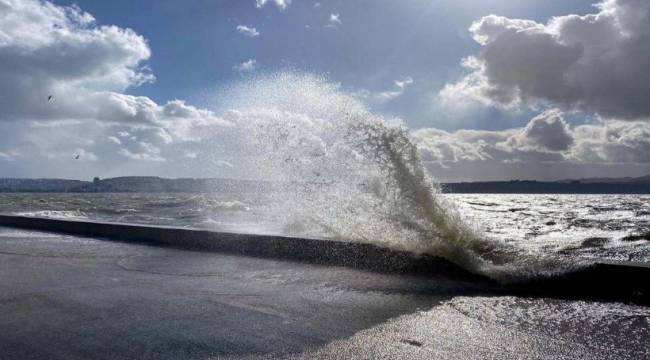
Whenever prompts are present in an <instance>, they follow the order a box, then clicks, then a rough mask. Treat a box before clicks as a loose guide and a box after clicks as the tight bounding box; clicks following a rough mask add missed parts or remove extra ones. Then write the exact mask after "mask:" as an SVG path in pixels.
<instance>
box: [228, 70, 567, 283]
mask: <svg viewBox="0 0 650 360" xmlns="http://www.w3.org/2000/svg"><path fill="white" fill-rule="evenodd" d="M236 93H237V94H238V96H237V101H236V102H235V105H236V108H237V109H238V110H237V111H233V112H231V113H230V114H229V117H230V120H233V121H234V122H236V123H237V124H238V128H239V129H241V130H242V131H241V133H240V135H241V136H243V137H244V138H245V141H243V142H244V143H245V144H246V146H244V148H245V151H244V152H245V153H246V154H248V159H249V161H250V163H249V164H247V165H245V166H246V168H248V169H249V174H248V176H249V177H254V178H265V179H273V180H277V181H279V182H282V183H283V184H287V185H285V186H284V188H283V191H281V192H279V193H277V194H276V195H275V196H276V199H275V200H274V202H273V203H274V204H275V205H274V209H273V211H274V212H276V213H277V214H284V215H285V218H286V219H287V222H286V231H287V232H289V233H290V232H292V231H297V230H296V229H301V230H303V229H306V228H307V229H314V228H317V229H319V231H320V232H321V233H322V234H325V235H326V236H328V237H331V238H334V239H337V240H343V241H356V242H366V243H373V244H378V245H380V246H385V247H390V248H393V249H399V250H405V251H411V252H415V253H420V254H431V255H436V256H442V257H444V258H447V259H448V260H450V261H452V262H454V263H456V264H458V265H461V266H463V267H465V268H467V269H469V270H470V271H474V272H477V273H482V274H485V275H488V276H491V277H493V278H499V279H504V280H513V279H520V278H522V277H530V276H540V275H550V274H552V273H556V272H558V271H562V270H561V269H562V267H560V266H558V263H557V262H556V261H554V260H552V259H546V258H540V257H539V255H535V256H533V255H534V254H526V253H525V252H524V251H523V250H520V249H516V248H513V247H511V246H506V245H505V244H503V243H498V242H496V241H494V240H490V239H487V238H485V237H484V236H483V235H482V234H481V233H480V232H479V231H478V230H477V229H476V228H474V227H473V226H471V225H469V224H467V223H466V222H464V221H463V220H462V215H461V214H460V213H459V212H458V211H457V210H456V208H455V207H454V206H453V204H451V203H450V202H449V201H448V200H446V199H445V198H444V196H442V195H441V194H440V191H439V189H438V187H437V186H436V184H435V183H434V182H433V181H432V179H431V178H430V177H429V175H428V174H427V172H426V171H425V169H424V167H423V165H422V163H421V161H420V158H419V155H418V149H417V147H416V145H414V143H413V142H412V141H411V138H410V135H409V131H408V129H407V128H406V127H405V126H404V125H403V124H402V123H401V122H400V121H399V120H397V119H386V118H383V117H381V116H378V115H375V114H373V113H371V112H370V111H369V110H368V109H367V108H366V107H365V106H364V105H363V104H362V103H360V102H359V101H357V100H356V99H355V98H354V97H352V96H350V95H348V94H346V93H345V92H344V91H343V90H342V89H341V88H340V87H339V86H337V85H335V84H331V83H328V82H327V81H326V80H325V79H322V78H318V77H314V76H311V75H304V74H295V73H281V74H276V75H273V76H269V77H265V78H257V79H254V80H252V81H251V82H250V83H248V84H246V85H244V86H242V87H241V88H240V89H239V90H238V91H236ZM563 267H566V265H563Z"/></svg>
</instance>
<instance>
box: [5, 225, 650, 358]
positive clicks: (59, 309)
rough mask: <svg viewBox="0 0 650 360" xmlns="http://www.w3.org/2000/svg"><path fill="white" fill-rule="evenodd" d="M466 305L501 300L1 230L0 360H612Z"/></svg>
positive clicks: (624, 344) (418, 279)
mask: <svg viewBox="0 0 650 360" xmlns="http://www.w3.org/2000/svg"><path fill="white" fill-rule="evenodd" d="M459 299H471V300H470V301H476V302H477V304H478V305H476V306H479V308H480V306H482V305H483V304H488V303H489V301H490V299H492V298H491V297H490V296H489V293H488V291H486V289H484V288H482V287H481V286H480V285H477V284H475V283H472V282H469V281H468V282H465V281H461V280H458V279H450V278H446V277H444V276H439V277H436V276H427V277H423V276H405V275H395V274H379V273H373V272H367V271H362V270H355V269H349V268H343V267H332V266H320V265H310V264H305V263H295V262H284V261H277V260H269V259H261V258H251V257H243V256H235V255H222V254H218V253H209V252H198V251H187V250H179V249H171V248H162V247H155V246H146V245H137V244H127V243H120V242H112V241H105V240H97V239H91V238H83V237H77V236H68V235H58V234H49V233H40V232H30V231H25V230H14V229H10V228H0V359H219V358H228V359H241V358H304V359H309V358H332V359H345V358H367V359H375V358H386V359H395V358H413V359H419V358H442V359H447V358H448V359H472V358H476V359H486V358H494V359H500V358H548V359H558V358H567V359H569V358H571V359H576V358H578V359H579V358H584V359H593V358H607V354H608V353H607V352H606V351H604V350H603V349H601V348H599V347H597V346H591V345H589V344H590V342H587V341H584V340H581V338H579V337H575V336H564V335H563V333H562V332H561V331H560V332H559V335H558V336H555V335H548V334H547V333H544V332H542V331H539V330H538V329H535V328H531V329H530V330H527V329H525V328H517V327H516V326H513V325H511V324H506V325H504V324H502V323H499V322H494V321H486V320H485V319H483V318H480V317H475V316H474V315H473V314H472V311H469V312H468V311H460V310H459V309H458V306H455V301H458V300H459ZM536 301H537V300H536ZM539 301H543V300H539ZM473 306H474V305H473ZM527 306H528V305H527ZM640 311H641V315H640V316H641V317H640V319H641V320H640V321H641V322H640V323H639V325H638V326H637V327H636V328H634V329H636V330H638V327H641V330H640V331H641V332H640V333H638V334H636V336H645V334H646V333H645V332H643V331H644V329H643V328H644V327H645V326H647V321H648V320H647V319H648V317H646V315H645V313H644V312H643V308H641V310H640ZM626 314H627V313H626ZM503 316H505V317H515V320H513V322H512V323H517V321H516V316H519V315H517V312H516V311H513V312H512V313H510V312H509V311H505V312H504V315H503ZM626 316H627V315H626ZM643 321H646V323H643ZM551 325H552V324H549V326H551ZM553 326H556V327H560V328H561V327H562V326H563V325H553ZM626 331H628V330H627V329H625V330H624V331H622V332H621V334H623V335H616V334H614V335H615V336H620V337H621V338H620V339H614V340H620V341H618V344H619V345H616V346H620V348H621V349H620V350H621V351H622V352H621V353H620V354H622V355H623V357H619V358H624V357H625V356H628V357H629V358H635V357H636V356H637V355H639V354H644V351H645V350H646V349H645V346H644V343H643V342H641V343H637V342H634V341H633V339H632V338H631V337H630V338H629V339H628V338H626V337H625V335H624V334H625V333H626ZM551 334H553V333H551ZM639 334H640V335H639ZM596 342H597V343H598V339H596ZM600 343H602V342H600ZM612 343H617V342H616V341H612ZM626 348H630V349H631V350H630V351H627V352H626ZM617 354H618V353H617Z"/></svg>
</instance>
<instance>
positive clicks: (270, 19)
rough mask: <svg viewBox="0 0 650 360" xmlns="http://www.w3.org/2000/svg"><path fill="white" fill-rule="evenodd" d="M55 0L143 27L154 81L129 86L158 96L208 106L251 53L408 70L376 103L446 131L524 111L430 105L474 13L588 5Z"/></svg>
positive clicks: (337, 71)
mask: <svg viewBox="0 0 650 360" xmlns="http://www.w3.org/2000/svg"><path fill="white" fill-rule="evenodd" d="M55 2H56V3H58V4H62V5H72V4H77V5H78V6H79V7H81V8H82V9H83V10H85V11H88V12H89V13H91V14H93V16H95V18H96V19H97V22H98V23H99V24H115V25H118V26H120V27H128V28H131V29H134V30H135V31H136V32H137V33H139V34H141V35H142V36H144V37H145V38H146V39H147V40H148V43H149V46H150V48H151V51H152V57H151V59H150V60H148V61H147V64H148V65H149V66H150V67H151V69H152V71H153V73H154V74H155V76H156V81H155V82H153V83H150V84H145V85H143V86H140V87H135V88H131V89H129V91H128V92H129V93H132V94H137V95H146V96H149V97H151V98H152V99H154V100H156V101H157V102H159V103H164V102H166V101H168V100H172V99H186V100H188V102H190V103H192V104H196V105H201V106H206V107H212V106H216V105H217V103H218V101H216V100H215V99H213V98H211V95H212V94H213V90H214V89H215V88H218V87H220V86H223V85H224V84H228V83H230V82H236V81H239V80H240V78H241V76H240V74H238V73H236V72H233V71H232V68H233V65H234V64H237V63H241V62H243V61H246V60H248V59H255V60H256V61H257V62H258V63H259V66H260V68H259V71H260V72H273V71H278V70H282V69H286V68H292V69H298V70H303V71H307V72H310V73H316V74H322V75H326V76H327V77H328V78H329V79H330V80H331V81H334V82H340V83H341V84H342V85H343V86H344V87H349V88H363V89H368V90H371V91H378V92H379V91H387V90H391V89H392V88H393V81H395V80H397V79H403V78H406V77H411V78H413V79H414V83H413V85H412V86H411V87H410V88H409V89H408V91H407V93H406V94H405V95H404V96H402V97H400V98H399V99H397V100H396V101H391V102H390V103H388V104H384V105H382V106H376V107H378V108H379V109H378V110H379V111H382V112H386V113H389V114H394V115H397V116H400V117H402V118H403V119H404V120H405V121H406V122H407V123H408V124H409V125H410V126H411V127H429V126H434V127H439V128H442V129H446V130H455V129H460V128H467V127H470V128H478V129H503V128H508V127H512V126H513V125H520V124H522V123H525V122H527V121H528V120H529V118H530V115H531V114H530V113H529V112H525V113H520V114H515V115H513V114H509V113H507V112H501V111H490V110H486V111H479V112H472V113H467V114H463V115H462V116H458V117H452V116H450V115H447V114H444V113H442V112H441V111H440V109H438V108H436V106H435V104H434V102H433V101H432V99H433V98H434V96H435V94H436V93H437V92H438V91H439V90H440V89H441V88H442V87H443V86H444V85H445V84H446V83H447V82H450V81H454V80H456V79H457V78H458V77H460V76H461V74H462V68H461V66H460V65H459V60H460V59H461V58H463V57H466V56H468V55H470V54H472V53H474V52H476V51H477V50H478V49H479V45H478V44H477V43H476V42H475V41H474V40H473V39H472V38H471V37H470V34H469V31H468V28H469V26H470V25H471V24H472V22H473V21H475V20H476V19H479V18H481V17H482V16H485V15H489V14H499V15H503V16H507V17H512V18H524V19H534V20H537V21H541V22H545V21H546V20H548V19H549V18H550V17H552V16H559V15H564V14H567V13H588V12H590V11H593V10H594V8H593V1H591V0H587V1H584V0H574V1H557V0H555V1H548V0H522V1H515V2H513V1H502V0H442V1H441V0H438V1H426V0H407V1H394V0H357V1H346V0H342V1H341V0H339V1H336V0H333V1H312V0H308V1H305V0H295V1H293V2H292V3H291V4H290V5H289V6H287V8H286V9H285V10H283V11H280V10H279V9H278V8H277V7H276V6H274V5H273V4H267V5H266V6H264V7H262V8H256V6H255V1H254V0H250V1H246V0H244V1H242V0H230V1H227V0H220V1H209V0H189V1H177V0H161V1H156V2H155V3H152V2H146V1H129V0H117V1H109V2H107V1H84V0H81V1H55ZM316 3H318V4H320V6H319V7H314V4H316ZM331 14H340V18H341V22H342V23H341V24H337V26H336V28H329V27H325V26H326V25H328V24H329V17H330V15H331ZM237 25H246V26H250V27H254V28H255V29H257V30H258V32H259V33H260V35H259V36H257V37H254V38H249V37H246V36H243V35H242V34H240V33H238V32H237V31H236V27H237ZM306 26H309V27H310V28H309V29H306V28H305V27H306Z"/></svg>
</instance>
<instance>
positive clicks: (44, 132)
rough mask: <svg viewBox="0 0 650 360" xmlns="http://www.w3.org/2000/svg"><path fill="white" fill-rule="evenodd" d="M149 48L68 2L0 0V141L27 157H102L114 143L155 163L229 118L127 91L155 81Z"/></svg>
mask: <svg viewBox="0 0 650 360" xmlns="http://www.w3.org/2000/svg"><path fill="white" fill-rule="evenodd" d="M150 55H151V51H150V49H149V46H148V44H147V41H146V40H145V39H144V38H143V37H142V36H140V35H138V34H136V33H135V32H134V31H132V30H129V29H122V28H119V27H116V26H103V25H102V26H100V25H97V24H96V23H95V21H94V18H93V17H92V16H91V15H90V14H88V13H85V12H83V11H82V10H80V9H79V8H78V7H76V6H72V7H64V6H58V5H54V4H52V3H50V2H47V1H35V0H20V1H18V0H0V63H1V64H3V66H0V94H2V96H0V126H2V127H3V129H9V130H10V132H9V133H10V134H11V136H3V142H4V143H5V144H9V143H11V147H13V148H15V149H17V150H16V151H20V152H21V154H22V155H21V156H23V157H25V159H26V161H27V160H29V161H35V160H34V159H35V158H38V157H42V158H46V159H50V160H49V162H50V163H52V164H54V162H53V161H54V160H57V159H63V160H68V159H70V158H73V157H74V156H76V155H77V154H78V155H80V160H83V161H96V160H99V159H100V158H101V159H102V160H104V159H108V160H110V158H111V156H113V155H115V154H116V150H115V145H120V146H121V147H122V148H123V150H120V154H121V155H122V156H126V157H127V158H129V159H133V160H152V161H162V160H164V159H165V156H167V155H164V152H165V150H164V147H165V146H168V145H174V144H183V143H188V142H195V141H199V140H200V139H201V138H202V137H204V136H209V135H210V134H212V133H213V132H214V131H219V129H221V128H223V127H229V126H230V123H229V122H228V121H225V120H223V119H221V118H219V117H218V116H216V115H215V114H214V113H213V112H211V111H209V110H205V109H199V108H196V107H194V106H191V105H188V104H186V103H185V102H183V101H181V100H173V101H169V102H167V103H166V104H158V103H156V102H155V101H153V100H152V99H150V98H148V97H145V96H133V95H128V94H125V91H126V90H127V89H128V88H130V87H135V86H138V85H141V84H142V83H144V82H149V81H154V80H155V78H154V77H153V75H151V74H150V72H149V70H148V68H147V67H146V64H145V61H146V60H148V59H149V57H150ZM50 95H52V98H51V99H48V97H49V96H50ZM0 136H1V135H0ZM138 140H140V141H141V142H142V143H140V144H138ZM3 154H4V156H2V158H3V159H8V158H10V157H11V158H14V157H15V155H14V153H13V152H6V151H5V152H3ZM16 154H17V153H16ZM97 154H100V156H98V155H97ZM52 166H54V165H52Z"/></svg>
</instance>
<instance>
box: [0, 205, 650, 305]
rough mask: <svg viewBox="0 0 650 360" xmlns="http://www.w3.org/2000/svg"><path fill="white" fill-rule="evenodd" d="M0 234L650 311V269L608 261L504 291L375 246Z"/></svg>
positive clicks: (150, 229)
mask: <svg viewBox="0 0 650 360" xmlns="http://www.w3.org/2000/svg"><path fill="white" fill-rule="evenodd" d="M0 226H6V227H13V228H20V229H29V230H38V231H49V232H57V233H64V234H70V235H78V236H92V237H97V238H103V239H109V240H117V241H123V242H130V243H140V244H150V245H156V246H168V247H174V248H179V249H185V250H200V251H214V252H220V253H226V254H233V255H243V256H252V257H262V258H272V259H278V260H287V261H296V262H303V263H311V264H317V265H325V266H342V267H350V268H356V269H362V270H369V271H374V272H382V273H397V274H405V275H418V276H431V275H437V276H443V277H447V278H450V279H455V280H461V281H467V282H472V283H475V284H476V285H478V286H479V287H480V288H483V289H484V290H485V291H484V293H485V294H489V293H493V294H513V295H522V296H539V297H554V298H575V299H596V300H605V301H626V302H635V303H639V304H646V305H650V264H640V263H631V262H606V261H603V262H599V263H594V264H593V265H591V266H587V267H585V268H582V269H580V270H576V271H573V272H569V273H565V274H562V275H558V276H554V277H548V278H539V279H532V280H529V281H525V282H521V283H517V284H499V283H497V282H496V281H494V280H492V279H489V278H487V277H485V276H482V275H477V274H473V273H471V272H469V271H467V270H465V269H463V268H461V267H459V266H458V265H455V264H453V263H451V262H450V261H448V260H446V259H443V258H440V257H435V256H430V255H418V254H413V253H410V252H406V251H398V250H391V249H387V248H383V247H380V246H377V245H373V244H364V243H352V242H342V241H336V240H322V239H309V238H297V237H289V236H280V235H257V234H245V233H233V232H216V231H211V230H201V229H188V228H178V227H166V226H150V225H136V224H121V223H109V222H95V221H81V220H61V219H52V218H41V217H27V216H17V215H2V214H0Z"/></svg>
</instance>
